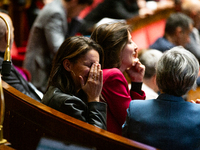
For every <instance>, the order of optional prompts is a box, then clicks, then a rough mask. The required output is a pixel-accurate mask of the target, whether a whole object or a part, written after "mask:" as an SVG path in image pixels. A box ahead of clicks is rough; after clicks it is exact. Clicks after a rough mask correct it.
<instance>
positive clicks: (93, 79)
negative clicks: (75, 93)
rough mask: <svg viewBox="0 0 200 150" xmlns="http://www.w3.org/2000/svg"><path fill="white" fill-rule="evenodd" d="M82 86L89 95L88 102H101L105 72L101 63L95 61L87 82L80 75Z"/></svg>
mask: <svg viewBox="0 0 200 150" xmlns="http://www.w3.org/2000/svg"><path fill="white" fill-rule="evenodd" d="M80 81H81V87H82V89H83V91H84V92H85V93H86V94H87V96H88V102H99V96H100V94H101V90H102V87H103V72H102V70H101V65H100V64H99V63H94V64H93V65H92V67H91V69H90V73H89V76H88V79H87V81H86V84H85V85H84V80H83V78H82V76H80Z"/></svg>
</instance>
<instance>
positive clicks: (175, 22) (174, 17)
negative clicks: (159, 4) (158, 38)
mask: <svg viewBox="0 0 200 150" xmlns="http://www.w3.org/2000/svg"><path fill="white" fill-rule="evenodd" d="M192 29H193V21H192V19H191V18H190V17H188V16H187V15H185V14H183V13H173V14H171V15H170V17H169V18H168V19H167V22H166V26H165V37H166V38H167V39H168V40H169V41H170V42H171V43H173V44H174V45H177V46H179V45H181V46H185V45H186V44H187V43H188V42H189V41H190V37H189V35H190V33H191V31H192Z"/></svg>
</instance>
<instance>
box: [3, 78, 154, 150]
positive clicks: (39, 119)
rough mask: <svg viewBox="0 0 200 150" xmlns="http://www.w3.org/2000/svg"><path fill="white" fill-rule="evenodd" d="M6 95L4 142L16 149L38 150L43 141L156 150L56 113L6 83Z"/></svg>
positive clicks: (101, 148) (109, 149)
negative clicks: (47, 138)
mask: <svg viewBox="0 0 200 150" xmlns="http://www.w3.org/2000/svg"><path fill="white" fill-rule="evenodd" d="M3 91H4V97H5V119H4V124H3V128H4V129H3V131H4V138H5V139H7V140H8V141H9V142H10V143H11V145H12V147H13V148H15V149H19V150H23V149H24V150H32V149H33V150H35V149H36V147H37V145H38V142H39V141H40V140H41V138H42V137H50V138H53V139H57V140H60V141H67V142H71V143H74V144H78V145H84V146H86V147H95V148H96V149H97V150H130V149H133V150H135V149H148V150H155V149H156V148H153V147H151V146H148V145H145V144H142V143H139V142H136V141H133V140H130V139H127V138H124V137H122V136H119V135H116V134H113V133H110V132H108V131H105V130H103V129H100V128H98V127H95V126H93V125H90V124H88V123H85V122H83V121H80V120H77V119H75V118H73V117H70V116H68V115H66V114H63V113H61V112H59V111H56V110H54V109H52V108H50V107H48V106H46V105H44V104H42V103H40V102H37V101H36V100H34V99H32V98H30V97H28V96H26V95H24V94H23V93H21V92H19V91H18V90H16V89H15V88H13V87H11V86H10V85H8V84H7V83H6V82H4V81H3Z"/></svg>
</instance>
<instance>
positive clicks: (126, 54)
mask: <svg viewBox="0 0 200 150" xmlns="http://www.w3.org/2000/svg"><path fill="white" fill-rule="evenodd" d="M120 57H121V66H120V70H121V71H122V72H124V71H125V70H126V69H128V68H130V67H131V66H132V64H133V62H134V60H135V59H136V58H137V57H138V47H137V45H136V44H135V43H134V42H133V40H132V36H131V34H130V32H128V42H127V44H126V45H125V47H124V49H123V50H122V52H121V55H120Z"/></svg>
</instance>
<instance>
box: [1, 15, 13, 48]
mask: <svg viewBox="0 0 200 150" xmlns="http://www.w3.org/2000/svg"><path fill="white" fill-rule="evenodd" d="M0 16H2V17H3V18H4V19H5V20H6V21H7V23H8V24H9V27H10V46H12V43H13V41H14V27H13V23H12V20H11V18H10V17H9V16H8V15H7V14H6V13H4V12H0ZM7 37H8V30H7V26H6V23H5V22H4V21H3V19H1V18H0V51H1V52H4V51H5V50H6V46H7ZM10 48H11V47H10Z"/></svg>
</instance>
